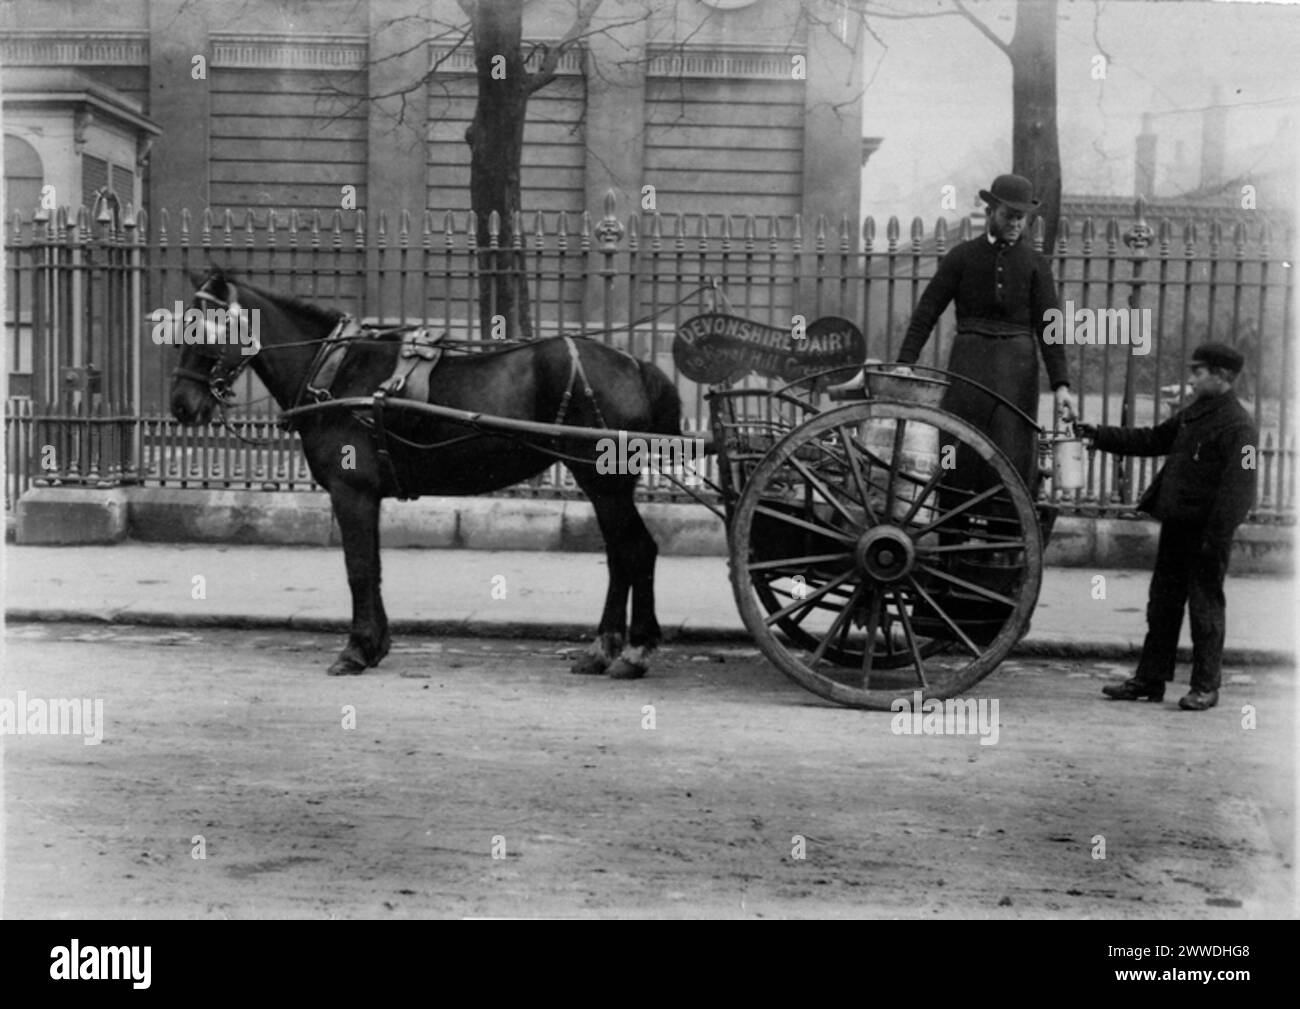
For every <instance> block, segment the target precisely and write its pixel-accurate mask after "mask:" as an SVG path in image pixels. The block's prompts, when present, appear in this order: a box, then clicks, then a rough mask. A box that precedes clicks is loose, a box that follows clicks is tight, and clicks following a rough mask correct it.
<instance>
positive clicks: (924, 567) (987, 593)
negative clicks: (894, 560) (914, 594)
mask: <svg viewBox="0 0 1300 1009" xmlns="http://www.w3.org/2000/svg"><path fill="white" fill-rule="evenodd" d="M916 570H918V571H924V572H926V573H927V574H931V575H934V576H935V577H936V578H942V579H943V580H944V581H946V582H951V583H952V584H953V585H957V586H959V587H960V588H963V589H965V590H966V591H967V592H974V593H975V594H976V595H980V596H983V597H984V598H985V599H991V600H993V601H994V602H996V603H1002V604H1004V605H1006V606H1011V607H1014V606H1015V605H1016V601H1015V600H1014V599H1012V598H1011V597H1010V596H1004V595H1002V594H1000V593H998V592H994V591H993V590H992V589H986V588H985V587H984V586H983V585H977V584H975V583H974V582H968V581H967V580H966V579H965V578H958V577H957V576H956V575H950V574H948V573H947V572H946V571H941V570H940V569H939V568H935V567H931V566H930V565H928V564H918V565H917V566H916Z"/></svg>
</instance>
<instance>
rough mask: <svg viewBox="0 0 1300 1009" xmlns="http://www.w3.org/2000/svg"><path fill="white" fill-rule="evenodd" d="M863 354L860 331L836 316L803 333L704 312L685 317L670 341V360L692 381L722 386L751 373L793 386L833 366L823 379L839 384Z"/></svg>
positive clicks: (817, 323)
mask: <svg viewBox="0 0 1300 1009" xmlns="http://www.w3.org/2000/svg"><path fill="white" fill-rule="evenodd" d="M866 356H867V341H866V340H865V339H864V338H863V336H862V331H861V330H859V329H858V327H857V326H855V325H853V323H851V322H849V320H848V319H841V318H839V317H838V316H833V315H828V316H825V317H823V318H821V319H818V320H817V321H816V322H812V323H809V325H808V327H807V329H806V330H802V331H801V330H800V329H799V328H798V327H795V326H790V327H788V328H786V329H778V328H777V327H775V326H765V325H763V324H762V323H758V322H751V321H750V320H749V319H742V318H740V317H739V316H735V315H721V314H717V313H709V314H707V315H697V316H695V317H694V318H693V319H687V320H686V321H685V322H684V323H682V325H681V326H680V327H678V330H677V337H676V339H674V340H673V361H674V362H676V364H677V369H678V370H679V371H680V372H681V373H682V374H683V375H685V376H686V377H687V378H689V379H690V380H691V381H692V382H699V383H701V384H706V385H722V384H725V383H728V382H735V381H737V380H739V379H741V378H744V377H745V376H746V375H748V374H749V373H750V372H754V373H756V374H758V375H762V376H764V377H766V378H775V379H780V380H782V381H785V382H794V381H796V380H798V379H801V378H805V377H807V376H809V375H813V374H816V373H817V372H822V371H827V370H829V369H832V368H837V369H842V373H841V374H832V375H828V376H826V378H827V380H828V381H831V382H842V381H844V380H846V379H848V378H850V377H852V373H853V372H854V371H856V369H857V368H858V367H860V366H861V364H862V362H863V360H864V359H865V358H866Z"/></svg>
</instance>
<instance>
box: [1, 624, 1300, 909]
mask: <svg viewBox="0 0 1300 1009" xmlns="http://www.w3.org/2000/svg"><path fill="white" fill-rule="evenodd" d="M338 643H339V639H338V638H337V636H335V635H332V634H312V633H304V632H280V631H255V632H236V631H229V630H192V629H184V630H176V629H171V630H160V629H148V628H132V627H121V626H104V625H77V624H20V625H10V627H9V628H8V634H7V654H6V656H5V670H6V673H5V676H4V680H3V686H2V687H0V699H8V700H11V701H13V700H17V698H18V692H19V691H22V692H24V693H25V695H26V698H27V699H28V700H29V702H30V699H32V698H73V697H80V698H86V699H90V700H92V701H93V700H96V699H97V700H101V701H102V702H103V722H102V735H103V738H102V742H100V743H99V744H97V745H85V744H84V741H83V739H82V738H78V737H75V736H70V735H64V736H38V735H22V736H10V737H9V738H7V739H6V740H5V754H4V775H5V812H6V814H7V825H8V826H7V833H6V836H5V842H6V856H5V858H6V870H7V873H6V876H7V891H6V893H5V895H4V896H5V903H4V907H3V909H2V910H3V913H4V914H5V915H7V916H10V917H23V916H44V917H55V918H63V917H69V918H77V917H82V916H92V917H94V916H112V917H118V916H127V917H155V916H163V917H166V916H179V917H199V918H220V917H277V918H278V917H335V916H337V917H381V918H388V917H393V918H406V917H427V916H460V915H525V916H532V915H563V916H568V915H573V916H704V915H719V916H742V917H783V916H873V917H874V916H904V917H927V918H929V917H980V918H983V917H1079V916H1084V917H1101V918H1153V917H1161V918H1177V919H1183V918H1218V917H1230V918H1231V917H1254V916H1266V915H1267V916H1278V915H1282V916H1291V915H1293V914H1294V910H1295V904H1294V869H1293V865H1292V855H1293V848H1292V844H1293V838H1294V827H1295V819H1294V796H1295V777H1294V766H1295V761H1294V738H1295V733H1294V728H1295V725H1294V714H1293V712H1294V678H1293V676H1292V675H1291V673H1290V671H1283V670H1281V669H1276V670H1275V669H1269V668H1265V667H1255V668H1252V669H1250V670H1249V671H1248V672H1241V671H1239V672H1237V673H1236V674H1235V675H1234V682H1233V683H1232V684H1231V685H1230V686H1229V687H1228V688H1227V690H1226V691H1225V695H1224V703H1223V705H1222V706H1221V707H1219V708H1217V709H1215V710H1213V711H1210V712H1205V713H1200V714H1189V713H1186V712H1181V711H1179V710H1178V709H1177V706H1176V704H1173V703H1171V702H1168V701H1167V702H1166V703H1165V704H1163V705H1149V704H1140V705H1139V704H1117V703H1113V702H1107V701H1104V700H1103V699H1102V698H1101V697H1100V694H1099V687H1100V686H1101V684H1102V683H1103V682H1105V681H1106V680H1107V679H1108V678H1111V677H1114V676H1118V675H1122V674H1123V673H1124V672H1125V671H1126V670H1125V667H1123V666H1112V665H1107V664H1106V663H1099V662H1089V661H1064V660H1061V661H1052V662H1045V661H1032V662H1030V661H1012V662H1008V663H1006V664H1005V665H1004V666H1003V667H1002V668H1001V669H1000V670H999V671H998V672H997V673H995V674H994V675H993V676H992V677H990V678H989V679H988V680H986V681H984V683H983V684H981V685H980V688H979V689H978V690H976V691H974V692H972V694H971V695H970V696H971V697H972V698H975V699H977V700H982V701H983V702H984V703H985V708H984V712H985V713H986V714H987V715H989V716H990V717H989V720H988V721H987V722H986V723H985V724H984V726H983V728H985V729H988V728H990V727H991V725H992V718H991V716H992V713H993V709H992V706H991V702H992V701H995V700H996V701H997V702H998V709H997V738H996V742H995V743H991V744H990V743H989V742H988V741H989V740H991V739H992V735H991V733H988V732H985V733H984V735H983V736H981V735H980V734H979V732H978V731H977V732H975V733H973V734H967V735H935V734H925V733H922V734H920V735H902V734H895V733H894V732H893V731H891V726H892V725H893V718H894V716H891V715H890V714H888V713H874V712H859V711H850V710H844V709H839V708H835V707H831V706H829V705H827V704H825V703H823V702H821V701H820V700H818V699H817V698H815V697H814V696H812V695H811V694H807V693H805V692H804V691H802V690H800V689H799V688H798V687H796V686H794V685H793V684H790V683H788V682H786V681H785V680H784V679H782V678H781V677H780V675H779V674H777V673H776V672H774V671H773V670H772V669H771V668H770V667H769V666H768V665H767V664H766V663H765V662H764V661H762V660H761V659H759V658H758V657H757V656H756V654H755V653H754V652H753V650H752V649H749V648H746V647H718V646H707V645H700V646H690V645H680V646H675V647H670V648H667V649H665V650H664V651H663V652H662V653H661V654H660V656H659V661H658V662H657V664H656V666H655V668H654V671H653V673H652V675H651V676H650V677H648V678H646V679H644V680H640V681H632V682H627V681H609V680H607V679H605V678H585V677H575V676H571V675H569V674H568V673H567V672H566V667H567V658H566V656H565V655H563V654H562V652H563V651H564V648H563V646H561V645H558V644H557V643H554V642H540V641H528V640H484V639H473V640H470V639H431V638H421V637H411V636H408V637H404V638H402V639H400V640H399V641H398V642H397V643H396V645H395V648H394V652H393V654H392V655H391V656H390V658H389V659H388V660H387V661H386V662H385V663H384V665H383V666H382V667H381V668H380V669H379V670H374V671H371V672H370V673H368V674H366V675H365V676H361V677H355V678H338V679H331V678H327V677H325V676H323V675H321V671H320V670H321V666H322V656H327V655H329V654H330V653H332V652H333V651H334V650H335V649H336V648H337V646H338ZM1175 696H1176V695H1175ZM1246 705H1250V706H1251V707H1252V710H1253V711H1254V712H1255V717H1256V723H1255V725H1256V727H1255V728H1246V727H1244V726H1243V718H1244V716H1243V714H1242V708H1243V706H1246ZM92 711H93V704H92ZM353 717H354V718H355V721H354V722H351V721H350V719H351V718H353ZM900 725H901V723H900ZM922 727H923V728H924V724H923V725H922ZM979 727H980V726H979V724H978V723H977V725H976V728H977V730H978V728H979ZM82 728H83V730H84V729H86V728H87V726H82ZM1103 840H1104V856H1105V857H1104V858H1102V857H1096V856H1098V855H1100V854H1102V853H1103V852H1102V848H1101V845H1102V843H1103ZM494 846H495V853H496V854H497V855H498V856H500V857H496V858H494V857H493V854H494ZM198 853H201V854H203V855H204V856H205V857H203V858H195V857H193V856H194V855H195V854H198ZM800 854H802V855H803V857H796V856H797V855H800Z"/></svg>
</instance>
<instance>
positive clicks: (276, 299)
mask: <svg viewBox="0 0 1300 1009" xmlns="http://www.w3.org/2000/svg"><path fill="white" fill-rule="evenodd" d="M208 275H209V276H210V277H215V278H217V279H219V280H221V281H222V282H223V283H234V284H236V285H237V286H239V287H240V288H246V289H247V290H250V291H252V292H253V293H254V294H256V295H258V296H259V297H262V298H265V299H266V300H267V301H269V302H271V303H272V304H273V305H275V306H276V307H277V308H281V309H283V310H285V311H287V312H292V313H294V314H295V315H303V316H306V317H307V318H309V319H311V320H313V321H315V322H319V323H321V324H322V325H326V326H333V325H334V324H336V323H337V322H338V321H339V319H341V318H343V316H344V315H345V314H346V313H344V312H340V311H339V310H338V309H335V308H324V307H322V306H321V305H316V304H313V303H312V302H310V301H304V300H303V299H302V298H297V297H294V296H293V295H291V294H278V293H276V292H275V291H268V290H266V288H264V287H258V286H257V285H256V284H251V283H249V282H248V281H247V280H245V279H244V278H243V277H241V276H239V275H238V274H236V273H234V272H233V271H231V270H223V269H219V268H214V269H212V270H211V271H209V274H208Z"/></svg>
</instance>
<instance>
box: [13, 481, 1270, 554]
mask: <svg viewBox="0 0 1300 1009" xmlns="http://www.w3.org/2000/svg"><path fill="white" fill-rule="evenodd" d="M641 513H642V516H643V517H644V518H645V521H646V525H647V526H649V528H650V531H651V532H652V533H653V534H654V536H655V539H656V540H657V541H658V543H659V550H660V553H662V554H664V555H665V556H674V555H677V556H717V557H719V558H722V557H725V556H726V555H727V538H726V531H725V529H724V528H723V525H722V523H721V522H720V521H718V519H717V517H716V516H714V515H713V514H712V513H711V512H709V511H707V510H706V509H705V508H703V507H701V506H700V505H697V504H673V503H657V502H656V503H645V504H642V506H641ZM13 525H14V528H13V529H12V533H13V534H14V535H13V538H14V539H15V540H16V542H17V543H19V544H31V545H51V546H52V545H76V544H95V543H100V544H103V543H116V542H120V541H121V540H124V539H127V538H132V539H136V540H143V541H150V542H162V543H214V542H215V543H244V544H249V543H251V544H265V545H268V546H337V545H339V543H340V540H339V533H338V525H337V523H335V521H334V517H333V515H332V513H331V511H330V504H329V499H328V498H327V497H326V496H325V495H324V494H321V493H303V492H284V491H282V492H276V491H245V490H183V489H173V488H168V487H115V488H107V489H98V488H83V487H39V488H33V489H32V490H29V491H28V492H27V493H26V494H24V495H23V496H22V498H21V499H19V502H18V508H17V515H16V521H15V522H14V524H13ZM1159 532H1160V527H1159V525H1158V523H1156V522H1152V521H1145V520H1140V519H1115V518H1082V517H1075V516H1068V515H1063V516H1061V517H1060V518H1059V519H1058V520H1057V522H1056V528H1055V530H1054V532H1053V534H1052V541H1051V543H1050V544H1049V545H1048V548H1047V552H1046V554H1045V556H1044V561H1045V563H1047V564H1048V565H1052V566H1057V567H1094V568H1108V569H1116V568H1119V569H1125V568H1127V569H1134V570H1139V569H1145V570H1150V569H1151V567H1152V566H1153V565H1154V563H1155V555H1156V540H1157V538H1158V536H1159ZM381 537H382V542H383V544H384V546H385V547H386V548H389V549H403V548H426V549H458V550H568V551H599V550H602V549H603V547H602V544H601V540H600V532H599V530H598V529H597V527H596V519H595V515H594V514H593V512H592V509H591V506H590V505H589V504H588V503H587V502H586V501H582V500H565V501H561V500H544V499H528V498H503V497H483V498H451V497H427V498H421V499H420V500H418V501H404V502H396V501H386V502H384V508H383V513H382V527H381ZM1230 570H1231V572H1232V573H1233V574H1271V575H1291V574H1293V573H1294V570H1295V566H1294V536H1293V528H1292V527H1291V526H1284V525H1245V526H1242V527H1241V528H1239V529H1238V530H1237V535H1236V539H1235V540H1234V542H1233V551H1232V563H1231V567H1230Z"/></svg>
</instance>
